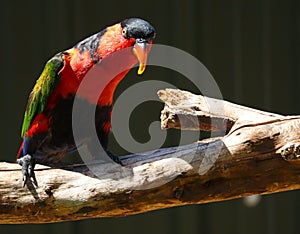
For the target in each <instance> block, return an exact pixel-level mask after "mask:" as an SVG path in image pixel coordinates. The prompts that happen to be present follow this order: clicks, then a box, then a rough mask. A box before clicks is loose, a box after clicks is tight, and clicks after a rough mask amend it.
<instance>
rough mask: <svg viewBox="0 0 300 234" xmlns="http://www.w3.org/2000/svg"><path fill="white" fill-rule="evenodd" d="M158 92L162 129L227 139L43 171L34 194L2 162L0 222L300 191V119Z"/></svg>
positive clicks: (40, 168) (100, 214)
mask: <svg viewBox="0 0 300 234" xmlns="http://www.w3.org/2000/svg"><path fill="white" fill-rule="evenodd" d="M158 94H159V96H160V98H161V99H162V100H163V101H165V103H166V105H165V108H164V110H163V111H162V116H161V119H162V127H163V128H172V127H174V128H179V127H181V128H182V129H189V130H199V129H205V130H210V131H224V130H226V131H227V132H228V133H227V135H225V136H224V137H221V138H219V139H210V140H209V141H208V140H205V141H200V142H197V143H194V144H191V145H186V146H180V147H172V148H166V149H159V150H157V151H153V152H148V153H143V154H139V155H138V154H135V155H128V156H124V157H122V159H121V161H122V163H123V165H124V166H123V167H121V166H118V165H117V164H114V163H109V162H106V163H103V162H96V161H95V162H93V163H91V164H90V165H88V167H86V166H83V165H81V166H80V165H73V166H72V167H71V168H67V169H68V170H66V168H65V170H63V169H57V168H50V167H46V166H41V165H38V166H37V169H36V176H37V179H38V182H39V187H37V188H35V187H34V186H33V185H31V184H29V189H28V188H23V187H22V181H21V168H20V167H19V166H18V165H16V164H12V163H0V201H1V203H0V223H43V222H59V221H67V220H79V219H86V218H95V217H108V216H124V215H130V214H136V213H142V212H147V211H150V210H156V209H161V208H168V207H173V206H179V205H186V204H201V203H207V202H215V201H222V200H227V199H233V198H238V197H243V196H248V195H253V194H268V193H274V192H280V191H286V190H292V189H298V188H300V182H299V181H300V160H298V158H299V155H300V141H299V139H300V131H298V129H299V127H300V118H299V117H297V116H292V117H285V116H281V115H276V114H272V113H268V112H262V111H259V110H255V109H251V108H247V107H243V106H239V105H236V104H232V103H229V102H225V101H222V100H216V99H209V98H206V97H202V96H197V95H193V94H191V93H188V92H185V91H180V90H170V89H168V90H163V91H159V93H158ZM178 120H180V123H179V122H178ZM199 126H200V127H199ZM88 169H90V170H88ZM91 172H92V173H93V174H96V175H97V178H95V176H93V175H92V173H91Z"/></svg>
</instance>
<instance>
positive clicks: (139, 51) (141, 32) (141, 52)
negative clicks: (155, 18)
mask: <svg viewBox="0 0 300 234" xmlns="http://www.w3.org/2000/svg"><path fill="white" fill-rule="evenodd" d="M121 28H122V35H123V37H124V38H125V39H127V40H131V41H132V42H133V53H134V55H135V56H136V57H137V59H138V61H139V70H138V74H139V75H140V74H142V73H143V72H144V70H145V68H146V63H147V57H148V53H149V51H150V48H151V44H152V40H153V39H154V37H155V34H156V32H155V29H154V27H153V26H152V25H151V24H150V23H148V22H147V21H145V20H142V19H139V18H130V19H126V20H123V21H122V22H121Z"/></svg>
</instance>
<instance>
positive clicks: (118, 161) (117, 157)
mask: <svg viewBox="0 0 300 234" xmlns="http://www.w3.org/2000/svg"><path fill="white" fill-rule="evenodd" d="M106 153H107V155H108V156H109V157H110V158H111V159H112V160H113V161H114V162H115V163H118V164H120V165H121V166H123V164H122V161H121V160H120V157H119V156H116V155H114V154H113V153H112V152H110V151H109V150H107V151H106Z"/></svg>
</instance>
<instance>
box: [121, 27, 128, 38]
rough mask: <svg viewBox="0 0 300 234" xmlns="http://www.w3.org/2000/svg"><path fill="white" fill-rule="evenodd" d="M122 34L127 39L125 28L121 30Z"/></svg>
mask: <svg viewBox="0 0 300 234" xmlns="http://www.w3.org/2000/svg"><path fill="white" fill-rule="evenodd" d="M122 34H123V36H124V37H127V35H126V34H127V31H126V28H123V30H122Z"/></svg>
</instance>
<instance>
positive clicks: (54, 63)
mask: <svg viewBox="0 0 300 234" xmlns="http://www.w3.org/2000/svg"><path fill="white" fill-rule="evenodd" d="M63 66H64V59H63V53H58V54H57V55H55V56H54V57H53V58H51V59H50V60H49V61H48V62H47V63H46V65H45V68H44V70H43V72H42V74H41V76H40V77H39V79H38V80H37V81H36V84H35V86H34V88H33V90H32V91H31V93H30V96H29V100H28V103H27V107H26V110H25V115H24V121H23V126H22V133H21V137H24V134H25V133H26V132H27V131H28V129H29V127H30V124H31V122H32V120H33V119H34V117H35V116H36V115H38V114H39V113H41V112H43V111H44V109H45V107H46V105H47V102H48V98H49V96H50V94H51V93H52V91H53V89H54V87H55V86H56V85H57V84H58V82H59V81H60V75H59V71H60V70H61V69H62V68H63Z"/></svg>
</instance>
